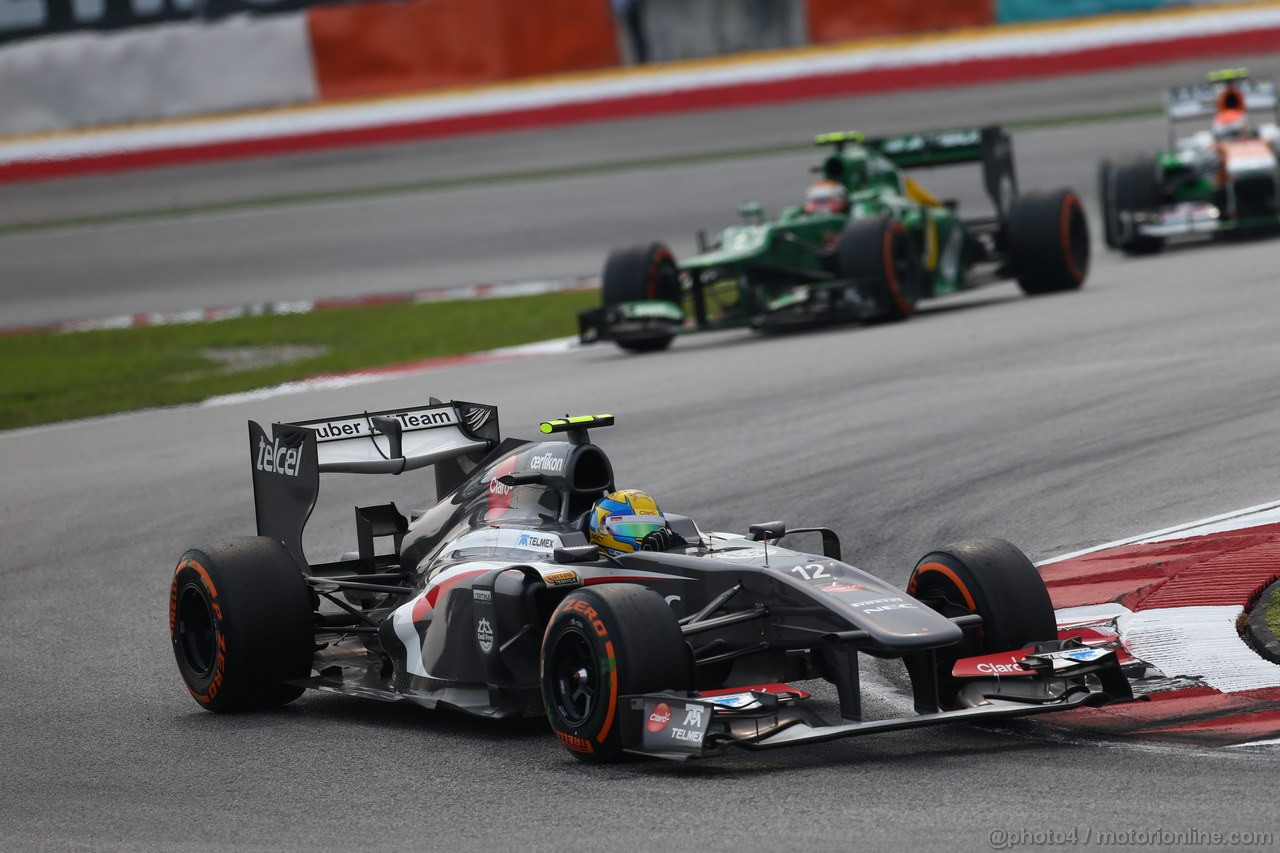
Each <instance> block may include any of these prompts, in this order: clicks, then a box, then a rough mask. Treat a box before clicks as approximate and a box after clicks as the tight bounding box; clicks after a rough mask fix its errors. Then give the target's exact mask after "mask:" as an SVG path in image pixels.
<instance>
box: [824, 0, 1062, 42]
mask: <svg viewBox="0 0 1280 853" xmlns="http://www.w3.org/2000/svg"><path fill="white" fill-rule="evenodd" d="M1053 2H1056V0H1053ZM806 3H807V7H808V19H809V38H810V40H812V41H814V42H825V41H846V40H851V39H859V38H868V37H870V36H883V35H894V34H898V33H915V32H927V31H930V30H946V29H954V28H956V27H980V26H986V25H988V24H991V23H994V21H995V10H994V8H993V0H944V2H938V0H856V2H851V0H806Z"/></svg>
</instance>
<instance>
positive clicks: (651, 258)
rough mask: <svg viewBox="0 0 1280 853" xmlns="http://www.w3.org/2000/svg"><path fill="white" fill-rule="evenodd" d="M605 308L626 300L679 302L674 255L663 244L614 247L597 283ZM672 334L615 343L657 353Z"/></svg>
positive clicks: (678, 286)
mask: <svg viewBox="0 0 1280 853" xmlns="http://www.w3.org/2000/svg"><path fill="white" fill-rule="evenodd" d="M600 292H601V298H602V300H603V302H604V305H605V308H608V307H609V306H611V305H619V304H622V303H625V302H644V301H650V302H652V301H656V300H661V301H664V302H670V303H672V304H674V305H676V306H677V307H678V306H680V304H681V298H680V272H679V269H678V268H677V267H676V258H675V255H673V254H672V253H671V250H670V249H668V248H667V247H666V246H665V245H664V244H662V243H646V244H643V245H639V246H628V247H626V248H623V249H614V250H613V251H612V252H610V253H609V257H608V258H607V259H606V260H605V264H604V274H603V275H602V276H601V282H600ZM674 339H675V335H673V334H665V333H664V334H654V335H649V336H642V337H627V338H623V339H620V340H615V343H617V345H618V346H619V347H621V348H622V349H624V350H626V351H628V352H636V353H643V352H658V351H659V350H664V349H666V348H667V347H669V346H671V341H672V340H674Z"/></svg>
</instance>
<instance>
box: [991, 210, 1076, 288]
mask: <svg viewBox="0 0 1280 853" xmlns="http://www.w3.org/2000/svg"><path fill="white" fill-rule="evenodd" d="M1005 238H1006V241H1007V245H1008V249H1009V261H1010V266H1011V267H1012V270H1013V274H1014V276H1015V277H1016V278H1017V280H1018V286H1019V287H1021V288H1022V292H1023V293H1026V294H1028V295H1035V294H1040V293H1056V292H1059V291H1063V290H1077V289H1079V288H1080V287H1081V286H1082V285H1083V284H1084V280H1085V278H1086V277H1087V276H1088V275H1089V222H1088V220H1087V219H1086V217H1085V214H1084V205H1083V204H1081V203H1080V197H1079V196H1077V195H1076V194H1075V193H1074V192H1073V191H1071V190H1068V189H1057V190H1037V191H1033V192H1028V193H1024V194H1022V195H1020V196H1018V198H1017V199H1016V200H1015V201H1014V203H1013V206H1012V207H1011V208H1010V209H1009V219H1008V224H1007V225H1006V228H1005Z"/></svg>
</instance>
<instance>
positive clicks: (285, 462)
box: [254, 437, 302, 477]
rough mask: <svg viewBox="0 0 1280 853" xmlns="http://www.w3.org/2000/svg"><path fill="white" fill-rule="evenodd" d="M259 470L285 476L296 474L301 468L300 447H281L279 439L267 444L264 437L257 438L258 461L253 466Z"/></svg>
mask: <svg viewBox="0 0 1280 853" xmlns="http://www.w3.org/2000/svg"><path fill="white" fill-rule="evenodd" d="M254 467H256V468H257V469H258V470H259V471H266V472H267V473H268V474H284V475H285V476H286V477H296V476H298V471H299V470H300V469H301V468H302V448H300V447H282V446H281V445H280V439H275V440H274V441H272V442H271V443H270V444H267V440H266V439H265V438H261V437H259V438H258V461H257V463H256V464H255V466H254Z"/></svg>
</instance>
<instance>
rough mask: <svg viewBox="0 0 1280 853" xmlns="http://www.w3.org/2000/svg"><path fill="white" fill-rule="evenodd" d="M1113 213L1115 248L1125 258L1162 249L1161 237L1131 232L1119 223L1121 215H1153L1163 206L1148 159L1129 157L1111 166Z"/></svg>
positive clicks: (1156, 174) (1152, 164) (1151, 161)
mask: <svg viewBox="0 0 1280 853" xmlns="http://www.w3.org/2000/svg"><path fill="white" fill-rule="evenodd" d="M1111 169H1112V174H1111V181H1112V194H1111V200H1112V213H1113V216H1114V220H1113V222H1114V224H1113V225H1112V226H1111V227H1113V228H1114V229H1115V232H1116V247H1117V248H1118V249H1120V251H1122V252H1124V253H1125V254H1126V255H1149V254H1152V253H1154V252H1158V251H1160V249H1161V248H1163V247H1164V239H1163V238H1161V237H1146V236H1142V235H1139V234H1135V233H1133V232H1132V229H1131V228H1126V227H1125V226H1124V225H1123V224H1122V223H1121V222H1120V214H1121V213H1154V212H1155V211H1157V210H1159V209H1160V207H1161V205H1163V204H1164V190H1163V189H1162V188H1161V186H1160V175H1159V172H1158V171H1157V168H1156V162H1155V160H1154V159H1152V158H1151V157H1145V156H1139V157H1131V158H1129V159H1128V160H1124V161H1122V162H1120V163H1116V164H1114V165H1113V166H1112V167H1111Z"/></svg>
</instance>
